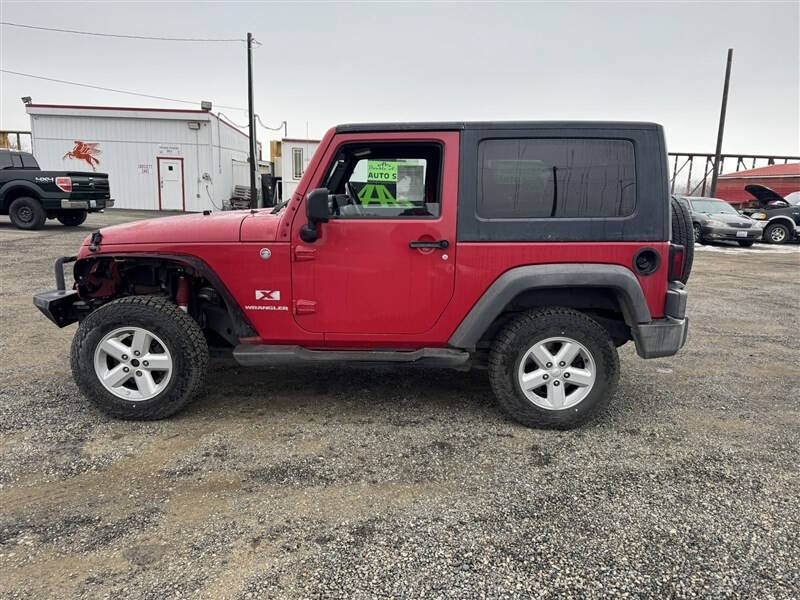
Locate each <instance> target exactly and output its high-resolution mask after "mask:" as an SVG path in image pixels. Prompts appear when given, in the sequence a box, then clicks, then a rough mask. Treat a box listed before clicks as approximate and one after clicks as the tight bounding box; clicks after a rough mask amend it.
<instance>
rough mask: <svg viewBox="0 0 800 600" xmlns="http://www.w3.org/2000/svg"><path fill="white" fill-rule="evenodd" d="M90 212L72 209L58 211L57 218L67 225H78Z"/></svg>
mask: <svg viewBox="0 0 800 600" xmlns="http://www.w3.org/2000/svg"><path fill="white" fill-rule="evenodd" d="M88 214H89V213H88V212H87V211H85V210H70V211H64V212H60V213H58V214H57V215H56V219H58V220H59V222H60V223H61V224H62V225H66V226H67V227H77V226H78V225H80V224H82V223H83V222H84V221H85V220H86V215H88Z"/></svg>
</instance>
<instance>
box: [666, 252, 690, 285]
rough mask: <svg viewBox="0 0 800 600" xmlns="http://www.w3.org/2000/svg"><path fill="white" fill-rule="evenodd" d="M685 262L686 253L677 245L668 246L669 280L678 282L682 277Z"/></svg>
mask: <svg viewBox="0 0 800 600" xmlns="http://www.w3.org/2000/svg"><path fill="white" fill-rule="evenodd" d="M685 261H686V251H685V249H684V247H683V246H680V245H678V244H670V245H669V280H670V281H679V280H680V279H681V277H682V276H683V267H684V264H685Z"/></svg>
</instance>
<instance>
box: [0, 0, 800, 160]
mask: <svg viewBox="0 0 800 600" xmlns="http://www.w3.org/2000/svg"><path fill="white" fill-rule="evenodd" d="M0 12H2V15H1V17H2V19H0V20H3V21H12V22H18V23H25V24H32V25H39V26H45V27H57V28H65V29H79V30H91V31H99V32H107V33H124V34H135V35H149V36H170V37H203V38H241V37H244V35H245V33H246V32H247V31H248V30H250V31H252V33H253V34H254V36H255V37H256V38H257V39H258V40H259V41H260V42H262V43H263V46H261V47H260V48H258V49H257V50H256V53H255V73H256V78H255V79H256V82H255V97H256V100H255V102H256V112H258V113H260V115H261V116H262V119H263V120H264V121H265V122H266V123H267V124H278V123H280V121H282V120H286V121H288V123H289V135H290V136H291V137H305V136H306V123H308V126H307V129H308V134H309V135H310V136H311V137H319V136H321V135H322V134H323V133H324V132H325V130H326V129H327V128H328V127H330V126H331V125H334V124H336V123H342V122H357V121H409V120H492V119H497V120H503V119H530V120H537V119H614V120H648V121H656V122H659V123H662V124H663V125H664V126H665V128H666V132H667V142H668V145H669V150H670V151H684V152H686V151H692V152H712V151H713V149H714V143H715V136H716V131H717V119H718V116H719V106H720V99H721V93H722V81H723V75H724V67H725V52H726V50H727V48H728V47H733V48H734V61H733V75H732V78H731V96H730V102H729V106H728V120H727V128H726V132H725V141H724V145H723V151H725V152H731V153H734V152H742V153H761V154H765V153H775V154H795V155H797V154H800V2H798V1H797V0H794V1H789V2H734V3H722V2H689V3H678V2H663V3H647V2H628V3H611V2H597V3H589V2H584V3H524V4H522V3H502V4H489V3H484V4H460V3H438V4H432V3H381V4H378V3H358V4H348V3H335V4H334V3H329V4H314V3H308V4H305V3H299V2H298V3H291V4H289V3H287V4H270V3H263V2H262V3H232V2H227V3H197V2H195V3H179V2H158V3H145V2H136V3H124V2H103V3H96V4H90V3H80V2H63V3H57V2H31V1H30V0H27V1H25V2H9V1H7V0H0ZM0 36H1V37H2V41H0V68H3V69H7V70H13V71H21V72H25V73H31V74H35V75H41V76H45V77H52V78H58V79H66V80H71V81H77V82H82V83H89V84H94V85H99V86H104V87H110V88H118V89H123V90H130V91H138V92H143V93H148V94H154V95H159V96H167V97H171V98H179V99H188V100H197V101H199V100H206V99H207V100H211V101H213V102H214V104H215V106H217V105H220V104H224V105H232V106H239V107H246V106H247V95H246V63H245V47H244V44H240V43H232V44H230V43H229V44H210V43H202V44H190V43H175V42H158V41H139V40H122V39H111V38H97V37H84V36H76V35H70V34H66V33H52V32H44V31H31V30H22V29H16V28H11V27H2V28H1V29H0ZM0 88H2V93H1V94H0V103H2V104H1V105H0V129H26V130H27V129H29V128H30V125H29V120H28V116H27V115H26V114H25V111H24V109H23V106H22V103H21V101H20V97H21V96H32V97H33V99H34V102H39V103H57V104H60V103H64V104H99V105H117V106H162V107H170V108H179V107H181V106H186V105H181V104H174V103H169V102H163V101H160V100H149V99H146V98H137V97H135V96H127V95H123V94H116V93H110V92H102V91H98V90H91V89H85V88H79V87H73V86H69V85H63V84H58V83H50V82H45V81H38V80H33V79H27V78H22V77H19V76H15V75H8V74H5V73H2V74H0ZM222 110H223V112H224V113H226V114H227V115H228V116H229V117H230V118H231V119H232V120H234V121H236V122H239V123H246V121H247V117H246V113H244V112H241V111H235V110H229V109H222ZM259 136H260V139H262V140H263V139H265V138H267V137H275V135H274V134H267V132H265V131H263V130H260V131H259Z"/></svg>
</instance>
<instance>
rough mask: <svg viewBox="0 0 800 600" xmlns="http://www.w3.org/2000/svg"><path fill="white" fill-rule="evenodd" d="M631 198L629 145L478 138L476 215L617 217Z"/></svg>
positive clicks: (633, 192)
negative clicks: (481, 140)
mask: <svg viewBox="0 0 800 600" xmlns="http://www.w3.org/2000/svg"><path fill="white" fill-rule="evenodd" d="M635 202H636V175H635V163H634V155H633V144H632V143H631V142H628V141H626V140H603V139H504V140H484V141H483V142H481V143H480V145H479V146H478V206H477V211H478V216H480V217H483V218H487V219H531V218H551V217H554V218H558V217H620V216H625V215H630V214H631V213H632V212H633V207H634V204H635Z"/></svg>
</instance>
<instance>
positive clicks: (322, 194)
mask: <svg viewBox="0 0 800 600" xmlns="http://www.w3.org/2000/svg"><path fill="white" fill-rule="evenodd" d="M306 217H307V218H308V223H306V224H305V225H303V226H302V227H301V228H300V239H301V240H303V241H304V242H306V243H308V244H313V243H314V242H316V241H317V239H319V224H320V223H327V222H328V217H330V211H329V209H328V190H327V188H317V189H315V190H311V191H310V192H308V195H307V196H306Z"/></svg>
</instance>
